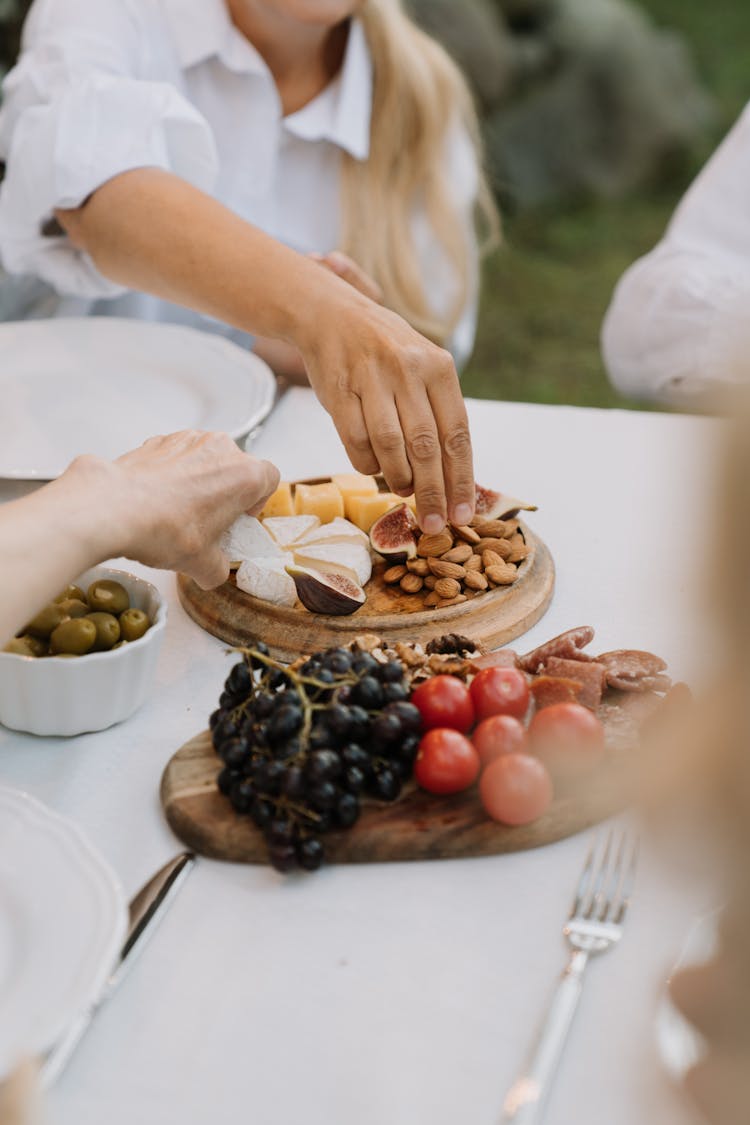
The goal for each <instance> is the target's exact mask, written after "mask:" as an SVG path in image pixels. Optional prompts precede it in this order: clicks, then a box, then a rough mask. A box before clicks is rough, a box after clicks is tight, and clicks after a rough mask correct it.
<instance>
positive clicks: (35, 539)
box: [0, 463, 119, 648]
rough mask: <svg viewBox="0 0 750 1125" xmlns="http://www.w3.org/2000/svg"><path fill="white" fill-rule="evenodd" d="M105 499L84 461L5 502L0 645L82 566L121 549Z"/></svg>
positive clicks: (0, 517)
mask: <svg viewBox="0 0 750 1125" xmlns="http://www.w3.org/2000/svg"><path fill="white" fill-rule="evenodd" d="M106 505H107V496H106V491H105V490H104V489H103V487H102V482H101V480H100V479H99V477H98V475H97V471H96V470H94V471H89V470H87V468H86V465H85V463H84V464H83V465H80V466H79V467H77V468H76V469H75V470H74V471H70V470H69V472H68V473H67V474H65V475H64V476H63V477H61V478H60V479H59V480H57V481H53V482H52V483H51V484H48V485H45V486H44V487H43V488H41V489H39V491H38V492H34V493H32V494H31V495H30V496H26V497H24V498H23V499H22V500H16V501H12V502H11V503H9V504H3V505H2V506H1V507H0V544H2V549H1V550H0V590H2V591H3V596H2V598H0V648H1V647H2V645H4V644H5V642H6V641H7V640H9V639H10V637H12V636H13V634H14V633H15V632H17V630H18V629H21V628H22V627H23V626H24V624H25V623H26V622H27V621H28V620H29V619H30V618H31V617H33V616H34V614H35V613H36V612H37V611H38V610H39V609H41V608H42V606H43V605H45V604H46V603H47V602H48V601H50V600H51V599H52V598H54V597H55V596H56V594H57V593H58V592H59V591H60V590H61V589H63V588H64V587H65V586H66V585H67V584H68V583H69V582H71V581H72V580H73V579H74V578H75V577H76V575H78V574H80V573H81V571H83V570H86V569H87V568H88V567H90V566H94V565H96V564H97V563H99V562H102V561H103V560H104V559H106V558H109V557H110V556H111V555H115V554H119V543H118V540H117V536H116V534H115V527H114V524H113V522H112V521H110V520H109V518H108V517H107V516H106V511H107V508H106Z"/></svg>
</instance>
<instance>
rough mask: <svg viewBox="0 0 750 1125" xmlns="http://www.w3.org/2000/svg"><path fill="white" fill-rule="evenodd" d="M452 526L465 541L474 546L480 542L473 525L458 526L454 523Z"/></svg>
mask: <svg viewBox="0 0 750 1125" xmlns="http://www.w3.org/2000/svg"><path fill="white" fill-rule="evenodd" d="M451 527H452V528H453V530H454V531H455V533H456V535H457V536H458V538H459V539H463V541H464V543H470V544H471V545H472V546H473V545H474V544H476V543H478V542H479V536H478V535H477V533H476V531H475V530H474V528H473V527H464V526H461V527H458V526H457V525H456V524H454V523H452V524H451Z"/></svg>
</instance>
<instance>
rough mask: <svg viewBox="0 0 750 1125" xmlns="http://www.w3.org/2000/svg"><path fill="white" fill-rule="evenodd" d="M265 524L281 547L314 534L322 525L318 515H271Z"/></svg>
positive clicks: (264, 521)
mask: <svg viewBox="0 0 750 1125" xmlns="http://www.w3.org/2000/svg"><path fill="white" fill-rule="evenodd" d="M263 526H264V528H265V529H266V531H268V532H269V533H270V535H271V536H272V538H273V539H274V541H275V542H276V543H278V545H279V546H280V547H290V546H291V545H292V543H296V542H297V540H298V539H301V538H302V537H303V536H304V535H308V534H309V535H314V534H315V529H316V528H318V527H320V519H319V518H318V516H269V517H268V519H267V520H263Z"/></svg>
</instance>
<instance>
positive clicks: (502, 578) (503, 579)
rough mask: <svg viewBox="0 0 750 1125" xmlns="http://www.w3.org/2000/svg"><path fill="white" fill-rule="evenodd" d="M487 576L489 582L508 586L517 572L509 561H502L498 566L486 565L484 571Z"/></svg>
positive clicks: (513, 580) (514, 578)
mask: <svg viewBox="0 0 750 1125" xmlns="http://www.w3.org/2000/svg"><path fill="white" fill-rule="evenodd" d="M484 573H485V574H486V575H487V577H488V578H489V580H490V582H494V583H495V585H496V586H510V585H512V584H513V583H514V582H515V580H516V578H517V576H518V572H517V570H516V568H515V567H514V566H512V565H511V564H510V563H502V564H501V565H500V566H488V567H487V569H486V570H485V572H484Z"/></svg>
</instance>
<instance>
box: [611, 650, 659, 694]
mask: <svg viewBox="0 0 750 1125" xmlns="http://www.w3.org/2000/svg"><path fill="white" fill-rule="evenodd" d="M596 661H597V664H603V665H604V667H605V668H606V669H607V680H608V682H609V683H610V684H611V686H612V687H615V686H616V685H615V684H613V683H612V679H617V680H640V679H643V678H644V677H645V676H657V675H658V674H659V673H660V672H663V671H664V670H665V668H666V667H667V665H666V661H664V660H662V659H661V657H660V656H654V654H653V653H652V652H641V651H640V650H639V649H636V648H621V649H616V650H615V651H613V652H603V653H602V655H601V656H597V657H596Z"/></svg>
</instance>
